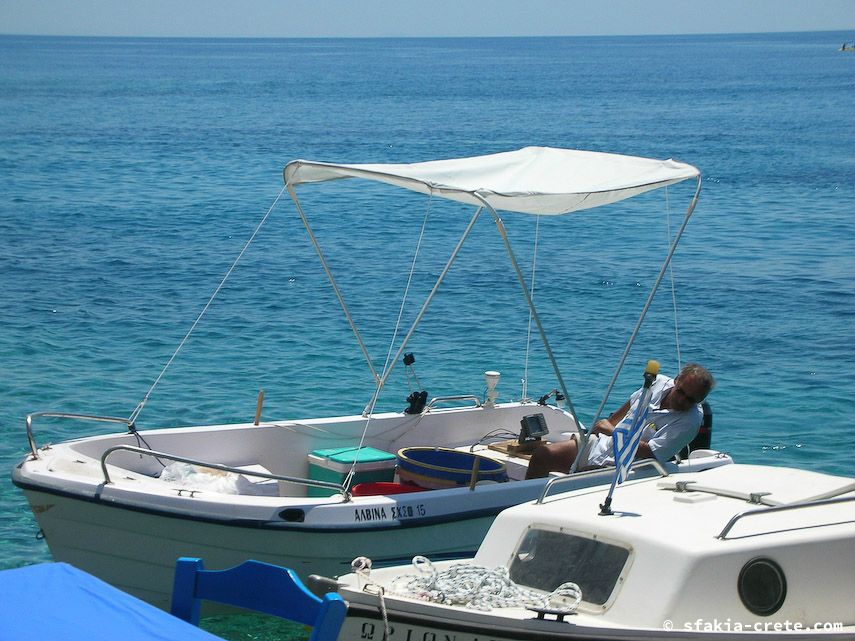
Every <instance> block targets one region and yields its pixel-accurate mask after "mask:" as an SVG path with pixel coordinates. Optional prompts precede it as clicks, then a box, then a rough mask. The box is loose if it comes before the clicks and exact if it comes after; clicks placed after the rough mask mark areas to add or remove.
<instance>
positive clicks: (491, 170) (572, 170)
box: [284, 147, 700, 215]
mask: <svg viewBox="0 0 855 641" xmlns="http://www.w3.org/2000/svg"><path fill="white" fill-rule="evenodd" d="M699 175H700V172H699V171H698V170H697V168H695V167H693V166H692V165H687V164H685V163H681V162H677V161H675V160H670V159H669V160H655V159H651V158H640V157H637V156H623V155H619V154H608V153H601V152H595V151H579V150H574V149H555V148H551V147H525V148H523V149H518V150H517V151H508V152H503V153H497V154H489V155H486V156H474V157H471V158H453V159H449V160H432V161H428V162H417V163H407V164H336V163H326V162H316V161H310V160H294V161H292V162H290V163H288V164H287V165H286V166H285V170H284V177H285V184H286V185H288V186H289V187H294V186H296V185H301V184H305V183H316V182H323V181H327V180H337V179H341V178H363V179H366V180H374V181H379V182H384V183H388V184H390V185H395V186H397V187H402V188H404V189H410V190H412V191H417V192H420V193H423V194H433V195H437V196H441V197H443V198H447V199H449V200H455V201H458V202H462V203H468V204H471V205H476V206H481V205H484V204H485V203H486V204H489V206H490V207H492V208H493V209H494V210H504V211H514V212H520V213H527V214H549V215H556V214H567V213H570V212H573V211H578V210H580V209H590V208H592V207H599V206H601V205H607V204H610V203H614V202H617V201H619V200H623V199H625V198H631V197H632V196H636V195H638V194H641V193H644V192H646V191H649V190H651V189H658V188H660V187H665V186H667V185H672V184H674V183H677V182H680V181H682V180H686V179H688V178H695V177H697V176H699Z"/></svg>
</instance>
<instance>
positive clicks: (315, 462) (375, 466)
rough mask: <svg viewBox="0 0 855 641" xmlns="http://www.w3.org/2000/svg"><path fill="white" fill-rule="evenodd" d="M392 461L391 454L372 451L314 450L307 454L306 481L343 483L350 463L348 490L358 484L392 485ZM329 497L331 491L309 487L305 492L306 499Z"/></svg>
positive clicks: (339, 448)
mask: <svg viewBox="0 0 855 641" xmlns="http://www.w3.org/2000/svg"><path fill="white" fill-rule="evenodd" d="M396 460H397V458H396V456H395V455H394V454H390V453H389V452H384V451H383V450H377V449H374V448H373V447H362V448H357V447H335V448H331V449H326V450H315V451H313V452H312V453H311V454H309V478H310V479H312V480H314V481H327V482H329V483H344V479H345V478H346V477H347V475H348V473H349V472H350V468H351V467H352V466H353V462H354V461H356V469H355V470H354V473H353V483H352V484H351V487H353V486H354V485H357V484H359V483H376V482H378V481H393V480H394V479H395V462H396ZM333 494H335V492H334V491H332V490H328V489H326V488H322V487H311V486H310V487H309V490H308V495H309V496H332V495H333Z"/></svg>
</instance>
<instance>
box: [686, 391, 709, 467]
mask: <svg viewBox="0 0 855 641" xmlns="http://www.w3.org/2000/svg"><path fill="white" fill-rule="evenodd" d="M701 407H702V408H703V410H704V418H703V421H701V427H700V429H699V430H698V433H697V434H696V435H695V438H693V439H692V442H691V443H689V445H688V446H686V447H684V448H683V449H682V450H681V451H680V458H681V459H684V460H685V459H687V458H689V453H690V452H694V451H695V450H708V449H710V444H711V443H712V408H711V407H710V404H709V403H708V402H707V401H704V402H703V403H701Z"/></svg>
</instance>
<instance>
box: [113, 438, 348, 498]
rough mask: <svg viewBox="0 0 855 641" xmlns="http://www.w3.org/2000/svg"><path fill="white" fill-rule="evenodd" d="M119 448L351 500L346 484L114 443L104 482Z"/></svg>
mask: <svg viewBox="0 0 855 641" xmlns="http://www.w3.org/2000/svg"><path fill="white" fill-rule="evenodd" d="M119 450H123V451H125V452H135V453H137V454H140V455H143V454H144V455H147V456H154V457H155V458H165V459H169V460H170V461H178V462H179V463H188V464H190V465H198V466H200V467H207V468H210V469H212V470H219V471H220V472H234V473H235V474H243V475H245V476H259V477H261V478H265V479H272V480H274V481H285V482H287V483H296V484H298V485H310V486H312V487H323V488H327V489H330V490H336V491H337V492H340V493H341V494H342V496H344V500H345V503H346V502H348V501H350V491H349V490H348V489H347V488H345V487H344V485H340V484H338V483H330V482H328V481H316V480H314V479H303V478H297V477H294V476H283V475H281V474H271V473H270V472H258V471H255V470H245V469H241V468H239V467H232V466H231V465H222V464H220V463H208V462H207V461H200V460H198V459H192V458H189V457H186V456H178V455H177V454H169V453H167V452H158V451H156V450H149V449H146V448H143V447H137V446H136V445H114V446H113V447H110V448H107V449H106V450H104V453H103V454H102V455H101V471H102V472H103V473H104V484H105V485H110V484H111V483H112V481H111V480H110V473H109V471H108V470H107V458H108V457H109V456H110V455H111V454H112V453H113V452H117V451H119Z"/></svg>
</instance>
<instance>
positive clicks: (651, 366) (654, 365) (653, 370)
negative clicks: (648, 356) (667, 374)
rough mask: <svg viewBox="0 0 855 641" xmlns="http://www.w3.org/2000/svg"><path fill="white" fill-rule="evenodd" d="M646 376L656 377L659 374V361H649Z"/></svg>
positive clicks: (645, 371) (645, 369)
mask: <svg viewBox="0 0 855 641" xmlns="http://www.w3.org/2000/svg"><path fill="white" fill-rule="evenodd" d="M644 373H645V374H652V375H653V376H656V375H657V374H659V361H647V367H646V368H644Z"/></svg>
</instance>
